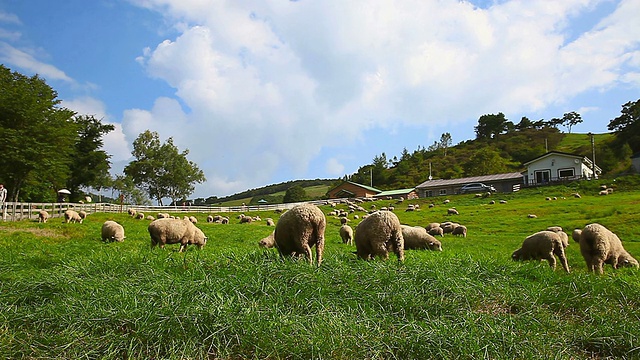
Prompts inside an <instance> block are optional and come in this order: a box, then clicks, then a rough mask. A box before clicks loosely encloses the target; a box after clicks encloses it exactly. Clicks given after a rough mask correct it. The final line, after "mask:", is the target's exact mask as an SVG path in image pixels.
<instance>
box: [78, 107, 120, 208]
mask: <svg viewBox="0 0 640 360" xmlns="http://www.w3.org/2000/svg"><path fill="white" fill-rule="evenodd" d="M74 122H75V123H76V125H78V136H77V138H76V143H75V144H74V147H73V151H72V152H71V153H70V154H69V155H70V157H71V163H70V165H69V169H70V170H71V176H70V177H69V179H68V180H67V189H69V190H70V191H71V196H70V200H71V201H78V200H79V199H81V197H82V194H80V188H81V187H83V186H84V187H90V186H91V187H94V188H98V189H99V188H102V187H105V186H107V185H108V183H109V181H108V177H109V169H110V168H111V162H110V161H109V158H110V157H111V155H109V154H107V153H106V152H105V151H104V150H101V148H102V145H103V143H104V142H103V140H102V137H103V136H104V135H106V134H108V133H109V132H110V131H113V130H114V129H115V127H114V126H113V125H111V124H106V125H105V124H102V123H101V122H100V120H97V119H96V118H95V117H93V116H86V115H85V116H77V117H75V118H74Z"/></svg>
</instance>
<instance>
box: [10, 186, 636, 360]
mask: <svg viewBox="0 0 640 360" xmlns="http://www.w3.org/2000/svg"><path fill="white" fill-rule="evenodd" d="M580 186H581V187H580V188H579V189H578V190H580V191H581V194H582V195H583V197H582V198H581V199H576V198H573V197H570V194H571V193H572V192H573V191H575V190H576V188H575V187H553V188H551V187H548V188H538V189H526V190H523V191H521V192H519V193H515V194H497V195H496V196H495V197H494V199H495V200H500V199H505V200H507V204H494V205H489V204H488V199H476V198H474V197H473V195H460V196H452V197H450V199H451V203H450V204H447V205H444V204H443V203H442V200H444V199H443V198H432V199H420V200H413V201H405V202H404V203H402V204H395V203H394V202H391V201H377V202H376V203H375V204H376V205H377V207H381V206H387V205H390V204H392V205H395V207H396V209H395V213H396V214H397V215H398V217H399V218H400V219H401V221H402V222H403V223H405V224H410V225H426V224H427V223H429V222H432V221H438V222H442V221H445V220H453V221H456V222H459V223H461V224H464V225H466V226H467V227H468V228H469V234H468V237H467V238H458V237H451V236H446V237H444V238H443V239H442V243H443V249H444V251H443V252H429V251H407V252H406V261H405V262H404V263H403V264H398V263H397V262H396V261H395V257H394V256H393V255H391V259H390V260H389V261H386V262H384V261H380V260H375V261H369V262H365V261H360V260H356V258H355V255H353V254H352V251H354V250H355V248H354V247H351V246H347V245H344V244H342V243H341V241H340V237H339V234H338V228H339V221H338V219H334V218H332V217H328V218H327V220H328V226H327V231H326V241H327V244H326V249H325V260H324V262H323V264H322V265H321V267H320V268H316V267H314V266H310V265H309V264H308V263H307V262H304V261H291V260H284V261H283V260H282V259H280V257H279V256H278V255H277V252H276V251H275V250H273V249H270V250H263V249H260V248H258V247H257V245H256V244H257V241H258V240H259V239H261V238H262V237H264V236H267V235H268V234H269V233H270V232H271V231H272V230H273V228H269V227H267V226H265V225H264V222H261V223H260V222H258V223H252V224H239V223H238V221H237V220H236V219H235V217H232V223H231V224H229V225H218V224H207V223H204V218H205V214H193V215H195V216H197V217H199V219H200V223H199V224H198V225H199V227H200V228H201V229H203V231H204V232H205V233H206V234H207V235H208V237H209V241H208V243H207V245H206V246H205V247H204V248H203V249H202V250H198V249H196V248H195V247H188V250H187V251H186V252H185V253H182V254H181V253H178V252H177V248H178V246H177V245H168V246H167V248H166V249H165V250H164V251H163V250H160V249H157V248H156V249H151V248H150V239H149V236H148V232H147V229H146V227H147V225H148V221H141V220H133V219H131V218H129V217H127V216H126V215H124V214H92V215H90V216H89V217H88V218H87V220H86V221H85V223H83V224H62V223H61V221H60V220H58V219H54V220H51V222H50V223H47V224H38V223H34V222H26V221H25V222H17V223H2V224H0V354H2V357H3V358H65V359H69V358H92V359H93V358H104V359H112V358H126V359H149V358H171V359H244V358H256V359H258V358H260V359H262V358H270V359H279V358H287V359H321V358H322V359H326V358H337V359H389V358H398V359H409V358H411V359H426V358H447V359H448V358H463V359H476V358H492V359H513V358H566V359H570V358H639V357H640V338H639V337H640V327H639V326H638V320H639V315H638V314H640V302H639V300H638V299H640V279H639V277H638V275H639V273H638V272H639V271H638V270H637V269H619V270H615V271H614V270H613V269H612V268H611V267H610V266H608V265H607V267H606V269H605V274H604V275H601V276H598V275H594V274H590V273H588V272H587V270H586V266H585V263H584V260H583V259H582V257H581V255H580V253H579V249H578V246H577V244H575V243H574V242H571V244H570V246H569V248H568V249H567V252H568V254H567V256H568V259H569V265H570V266H571V270H572V272H571V273H570V274H566V273H564V272H563V271H562V269H561V267H560V266H559V267H558V269H557V270H556V271H555V272H553V271H551V269H550V268H549V266H548V265H547V263H546V262H513V261H511V259H510V255H511V253H512V252H513V251H514V250H515V249H517V248H518V247H519V246H520V244H521V243H522V240H523V239H524V238H525V237H526V236H528V235H529V234H531V233H533V232H536V231H538V230H542V229H544V228H546V227H548V226H551V225H560V226H562V227H563V228H565V229H566V230H567V231H568V232H570V231H571V230H572V229H574V228H576V227H583V226H584V225H586V224H587V223H590V222H596V221H597V222H600V223H602V224H603V225H605V226H607V227H609V228H610V229H611V230H613V231H614V232H616V233H617V234H618V235H619V236H620V238H621V239H622V240H623V243H624V245H625V247H626V249H627V250H628V251H629V252H630V253H631V254H633V255H635V256H636V257H638V255H640V237H639V235H638V234H640V225H638V224H640V221H638V220H640V213H639V212H638V210H637V209H638V208H639V207H638V206H639V204H640V191H638V190H631V191H626V192H622V191H616V192H614V193H613V194H612V195H609V196H597V195H595V194H597V186H595V185H580ZM594 187H595V189H592V188H594ZM547 196H551V197H553V196H557V197H558V198H559V199H558V200H555V201H547V200H545V197H547ZM562 197H565V198H564V199H563V198H562ZM432 201H433V202H434V203H435V204H436V206H435V207H434V208H431V209H430V208H428V204H429V203H430V202H432ZM409 203H413V204H420V207H421V210H420V211H417V212H405V211H404V210H405V209H406V207H407V204H409ZM341 206H342V205H341ZM364 206H365V207H366V208H368V207H369V206H370V204H369V203H365V205H364ZM452 206H455V207H456V208H457V209H458V210H459V211H460V215H458V216H448V215H446V209H447V208H448V207H452ZM322 209H323V211H325V213H327V212H328V211H329V210H330V208H329V207H322ZM531 213H533V214H536V215H537V216H538V218H536V219H529V218H527V215H528V214H531ZM257 214H259V215H260V216H261V217H262V218H263V219H264V218H266V217H272V218H274V219H277V217H278V216H277V214H275V213H273V212H264V213H255V214H250V215H257ZM360 215H362V214H360ZM107 219H113V220H116V221H118V222H120V223H122V224H123V225H124V227H125V229H126V235H127V239H126V240H125V241H124V242H123V243H103V242H102V241H100V239H99V237H100V227H101V225H102V223H103V222H104V221H105V220H107ZM355 223H356V220H352V221H351V224H352V225H353V226H354V227H355Z"/></svg>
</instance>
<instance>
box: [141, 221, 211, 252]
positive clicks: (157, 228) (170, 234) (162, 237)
mask: <svg viewBox="0 0 640 360" xmlns="http://www.w3.org/2000/svg"><path fill="white" fill-rule="evenodd" d="M147 229H148V230H149V235H151V247H154V246H156V245H160V248H162V249H164V246H165V244H176V243H180V252H183V251H184V250H185V248H186V247H187V245H188V244H193V245H197V246H198V248H200V249H202V247H203V246H205V245H206V244H207V237H206V236H205V235H204V233H203V232H202V230H200V229H199V228H198V227H196V226H195V225H194V224H193V223H192V222H191V221H189V220H188V219H187V220H184V219H182V220H181V219H157V220H154V221H152V222H151V224H149V227H148V228H147Z"/></svg>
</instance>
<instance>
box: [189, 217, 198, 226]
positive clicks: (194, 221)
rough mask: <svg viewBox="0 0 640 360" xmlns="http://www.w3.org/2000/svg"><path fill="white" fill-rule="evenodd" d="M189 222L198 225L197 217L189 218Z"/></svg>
mask: <svg viewBox="0 0 640 360" xmlns="http://www.w3.org/2000/svg"><path fill="white" fill-rule="evenodd" d="M189 221H191V222H192V223H194V224H197V223H198V219H197V218H196V217H195V216H189Z"/></svg>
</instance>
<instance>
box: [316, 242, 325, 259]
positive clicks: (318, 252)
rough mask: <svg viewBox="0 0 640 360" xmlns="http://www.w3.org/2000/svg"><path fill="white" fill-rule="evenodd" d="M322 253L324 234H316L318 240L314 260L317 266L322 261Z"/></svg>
mask: <svg viewBox="0 0 640 360" xmlns="http://www.w3.org/2000/svg"><path fill="white" fill-rule="evenodd" d="M323 253H324V236H318V242H316V261H317V262H318V266H320V263H322V254H323Z"/></svg>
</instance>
